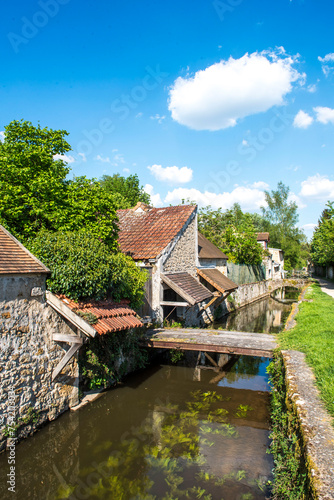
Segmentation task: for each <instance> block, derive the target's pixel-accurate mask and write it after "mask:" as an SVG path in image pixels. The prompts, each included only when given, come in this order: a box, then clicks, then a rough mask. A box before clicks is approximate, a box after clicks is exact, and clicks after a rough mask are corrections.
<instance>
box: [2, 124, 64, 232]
mask: <svg viewBox="0 0 334 500" xmlns="http://www.w3.org/2000/svg"><path fill="white" fill-rule="evenodd" d="M67 135H68V133H67V132H66V131H65V130H52V129H48V128H47V127H46V128H43V129H42V128H41V127H40V125H38V126H37V127H34V126H33V125H32V124H31V123H30V122H27V121H23V120H22V121H16V120H15V121H12V122H11V123H10V124H9V125H7V126H6V127H5V138H4V141H3V142H0V189H1V197H0V221H1V223H2V224H4V225H5V226H6V227H7V228H8V229H9V230H10V231H11V232H13V233H14V234H15V235H16V236H19V235H23V236H25V237H27V236H31V235H34V234H36V232H37V231H39V230H40V229H42V228H45V229H54V228H55V227H57V212H58V207H59V206H63V205H64V201H65V197H66V186H67V182H66V176H67V174H68V173H69V168H68V167H67V165H65V163H64V161H63V160H61V159H58V160H55V159H54V158H53V156H54V155H57V154H60V155H62V154H65V153H66V152H67V151H69V150H70V149H71V147H70V145H69V144H68V143H67V142H66V141H65V137H66V136H67Z"/></svg>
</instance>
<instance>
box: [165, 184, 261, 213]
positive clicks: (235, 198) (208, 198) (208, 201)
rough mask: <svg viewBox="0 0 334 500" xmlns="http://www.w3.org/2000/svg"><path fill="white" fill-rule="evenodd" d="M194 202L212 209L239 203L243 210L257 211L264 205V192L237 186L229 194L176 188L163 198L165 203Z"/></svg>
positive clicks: (229, 206) (224, 208) (226, 207)
mask: <svg viewBox="0 0 334 500" xmlns="http://www.w3.org/2000/svg"><path fill="white" fill-rule="evenodd" d="M187 199H189V200H191V201H195V202H196V203H197V204H198V205H200V206H207V205H211V206H212V207H213V208H214V209H217V208H220V207H221V208H222V209H223V210H226V209H228V208H231V206H232V205H233V204H234V203H239V204H240V206H241V208H242V209H243V210H258V209H259V208H260V207H261V206H263V205H265V196H264V192H263V191H261V190H260V189H256V188H250V187H242V186H238V187H236V188H235V189H233V191H231V192H230V193H228V192H225V193H214V192H209V191H204V192H202V191H199V190H198V189H195V188H191V189H187V188H177V189H174V190H173V191H169V192H168V193H167V196H166V198H165V200H164V201H165V203H171V204H177V203H181V201H182V200H187Z"/></svg>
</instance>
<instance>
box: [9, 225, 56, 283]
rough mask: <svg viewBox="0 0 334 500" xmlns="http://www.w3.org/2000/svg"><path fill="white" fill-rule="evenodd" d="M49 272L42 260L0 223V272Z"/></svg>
mask: <svg viewBox="0 0 334 500" xmlns="http://www.w3.org/2000/svg"><path fill="white" fill-rule="evenodd" d="M49 272H50V271H49V269H48V268H47V267H45V266H44V264H42V262H40V261H39V260H38V259H37V258H36V257H35V256H34V255H32V254H31V253H30V252H29V251H28V250H27V249H26V248H25V247H24V246H23V245H22V244H21V243H20V242H19V241H18V240H17V239H16V238H14V236H13V235H12V234H10V233H9V232H8V231H7V230H6V229H5V228H4V227H3V226H1V225H0V274H30V273H34V274H36V273H49Z"/></svg>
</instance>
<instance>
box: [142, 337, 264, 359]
mask: <svg viewBox="0 0 334 500" xmlns="http://www.w3.org/2000/svg"><path fill="white" fill-rule="evenodd" d="M143 345H146V346H147V347H156V348H158V349H183V350H184V351H204V352H222V353H226V354H238V355H245V356H258V357H264V358H272V357H273V350H272V349H261V348H260V349H252V348H248V347H236V346H226V345H208V344H197V343H196V342H175V341H165V340H148V341H147V342H145V344H144V343H143Z"/></svg>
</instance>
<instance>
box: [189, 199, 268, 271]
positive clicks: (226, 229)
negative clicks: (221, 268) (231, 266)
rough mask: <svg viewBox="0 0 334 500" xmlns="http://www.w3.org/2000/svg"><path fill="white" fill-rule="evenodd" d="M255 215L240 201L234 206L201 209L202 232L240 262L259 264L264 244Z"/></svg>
mask: <svg viewBox="0 0 334 500" xmlns="http://www.w3.org/2000/svg"><path fill="white" fill-rule="evenodd" d="M253 220H254V216H253V214H249V213H247V212H246V213H244V212H243V211H242V210H241V207H240V205H239V204H238V203H235V204H234V205H233V206H232V208H231V209H228V210H225V211H223V210H222V209H221V208H218V209H217V210H212V208H211V206H207V207H205V208H202V209H200V210H199V217H198V227H199V230H200V232H201V233H202V234H203V235H204V236H205V237H206V238H208V240H210V241H212V243H214V244H215V245H216V246H217V247H218V248H220V249H221V250H223V252H225V253H226V254H227V255H228V257H229V260H231V261H232V262H235V263H236V264H248V265H251V264H259V263H261V262H262V259H263V249H262V246H261V245H259V244H258V243H257V238H256V232H255V227H254V223H253Z"/></svg>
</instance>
